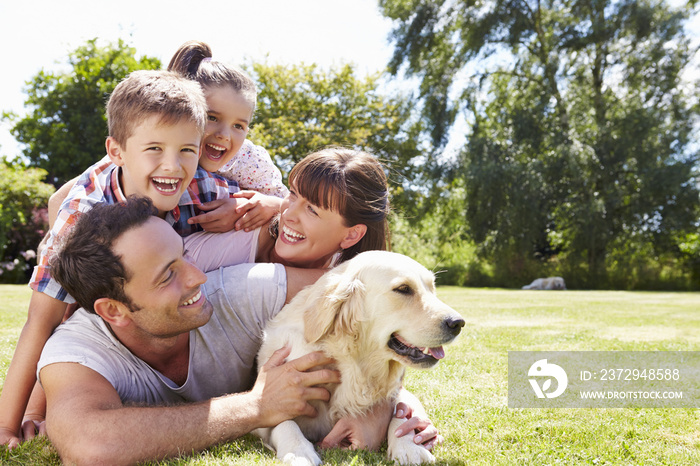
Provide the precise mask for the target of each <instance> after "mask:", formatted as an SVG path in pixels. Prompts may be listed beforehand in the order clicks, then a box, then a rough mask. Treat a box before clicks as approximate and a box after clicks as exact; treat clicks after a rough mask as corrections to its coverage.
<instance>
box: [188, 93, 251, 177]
mask: <svg viewBox="0 0 700 466" xmlns="http://www.w3.org/2000/svg"><path fill="white" fill-rule="evenodd" d="M204 95H205V96H206V97H207V107H209V110H208V112H207V128H206V131H205V135H204V144H203V145H202V157H201V159H199V164H200V165H201V166H202V168H204V169H205V170H207V171H208V172H215V171H217V170H218V169H220V168H221V167H223V166H224V165H225V164H226V163H227V162H228V161H229V160H231V159H232V158H233V156H234V155H236V152H238V151H239V150H240V148H241V146H243V142H244V141H245V138H246V136H247V135H248V125H249V124H250V119H251V117H252V116H253V107H252V105H251V104H250V102H249V101H248V100H247V99H246V98H245V97H243V95H242V94H241V93H240V92H238V91H236V90H234V89H232V88H231V87H230V86H216V87H212V86H210V87H209V88H208V89H206V90H205V92H204Z"/></svg>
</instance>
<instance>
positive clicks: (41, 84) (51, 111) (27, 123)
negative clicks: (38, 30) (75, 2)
mask: <svg viewBox="0 0 700 466" xmlns="http://www.w3.org/2000/svg"><path fill="white" fill-rule="evenodd" d="M68 64H69V65H70V67H71V70H70V71H69V72H57V73H54V72H50V71H45V70H43V69H42V70H41V71H40V72H39V73H38V74H37V75H36V76H35V77H34V78H32V80H31V81H28V82H27V87H26V90H25V92H26V93H27V96H28V97H27V101H26V103H25V105H26V106H27V107H28V108H29V109H30V111H29V113H28V115H27V116H25V117H24V118H22V119H18V118H17V117H16V116H14V115H8V114H5V115H4V117H5V118H8V119H10V120H11V121H13V123H14V126H13V128H12V129H11V133H12V134H13V135H14V136H15V138H16V139H17V141H19V142H20V143H23V144H24V145H25V147H26V148H25V149H24V156H25V157H26V158H27V159H28V160H29V164H30V165H31V166H33V167H39V168H43V169H44V170H46V171H47V172H48V174H49V175H48V180H49V181H50V182H51V183H53V184H54V185H55V186H60V185H62V184H63V183H64V182H65V181H67V180H69V179H71V178H73V177H75V176H77V175H79V174H80V173H82V172H83V171H84V170H85V169H86V168H87V167H89V166H90V165H92V164H93V163H95V162H96V161H98V160H99V159H100V158H102V157H103V156H104V154H105V147H104V144H105V138H106V137H107V118H106V115H105V104H106V102H107V98H108V97H109V94H110V93H111V92H112V90H113V89H114V88H115V87H116V85H117V84H118V83H119V81H121V80H122V79H123V78H124V77H125V76H126V75H128V74H129V73H130V72H131V71H133V70H137V69H156V68H160V61H159V60H158V59H157V58H150V57H146V56H143V57H141V58H140V59H137V58H136V49H134V48H133V47H129V46H127V45H126V43H125V42H123V41H122V40H119V42H118V43H116V44H107V45H106V46H99V45H98V43H97V39H93V40H89V41H88V42H87V43H86V45H84V46H81V47H78V48H77V49H76V50H75V51H73V52H71V53H70V55H69V57H68Z"/></svg>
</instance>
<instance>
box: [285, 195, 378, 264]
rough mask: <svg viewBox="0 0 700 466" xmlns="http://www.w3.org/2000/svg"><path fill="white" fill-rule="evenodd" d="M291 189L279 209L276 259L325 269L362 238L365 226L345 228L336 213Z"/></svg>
mask: <svg viewBox="0 0 700 466" xmlns="http://www.w3.org/2000/svg"><path fill="white" fill-rule="evenodd" d="M290 188H291V189H290V191H289V194H288V195H287V197H285V198H284V200H283V201H282V207H281V209H280V212H281V216H280V223H279V237H278V238H277V241H276V242H275V255H276V256H278V258H280V259H282V260H283V261H284V262H285V263H287V264H288V265H293V266H296V267H303V268H325V267H328V265H329V264H330V260H331V258H332V257H333V255H334V254H335V253H336V252H338V251H340V250H341V249H345V248H349V247H350V246H352V245H354V244H355V243H357V242H358V241H359V240H360V239H361V238H362V236H363V235H364V231H365V229H364V225H355V226H352V227H347V226H345V221H344V219H343V217H342V216H341V215H340V214H339V213H337V212H334V211H332V210H327V209H323V208H321V207H319V206H317V205H314V204H311V203H310V202H309V201H308V200H307V199H306V198H304V197H302V196H300V195H298V194H297V193H296V186H294V184H292V185H291V186H290Z"/></svg>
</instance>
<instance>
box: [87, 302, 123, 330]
mask: <svg viewBox="0 0 700 466" xmlns="http://www.w3.org/2000/svg"><path fill="white" fill-rule="evenodd" d="M93 307H94V308H95V313H96V314H97V315H98V316H100V317H102V318H103V319H104V320H105V322H107V323H108V324H110V325H111V326H114V327H125V326H126V325H128V324H129V322H131V319H130V318H129V317H130V314H131V312H130V311H129V308H127V307H126V306H125V305H124V303H122V302H120V301H117V300H115V299H111V298H100V299H98V300H97V301H95V304H94V305H93Z"/></svg>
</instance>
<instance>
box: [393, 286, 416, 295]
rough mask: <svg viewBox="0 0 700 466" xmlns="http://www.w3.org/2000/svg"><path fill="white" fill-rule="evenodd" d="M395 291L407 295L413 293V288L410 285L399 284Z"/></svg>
mask: <svg viewBox="0 0 700 466" xmlns="http://www.w3.org/2000/svg"><path fill="white" fill-rule="evenodd" d="M394 291H395V292H397V293H401V294H405V295H411V294H413V289H412V288H411V287H410V286H408V285H399V286H397V287H396V288H394Z"/></svg>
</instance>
